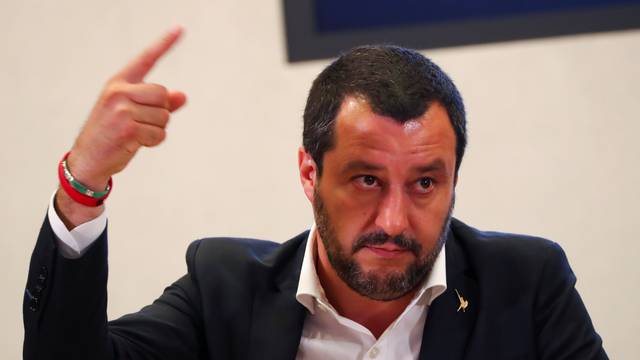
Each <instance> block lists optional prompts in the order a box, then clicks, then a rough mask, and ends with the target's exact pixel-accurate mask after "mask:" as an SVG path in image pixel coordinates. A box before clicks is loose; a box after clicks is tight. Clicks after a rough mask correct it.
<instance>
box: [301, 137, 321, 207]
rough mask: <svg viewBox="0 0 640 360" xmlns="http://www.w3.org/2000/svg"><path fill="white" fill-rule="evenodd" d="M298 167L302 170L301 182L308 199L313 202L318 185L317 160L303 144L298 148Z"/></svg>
mask: <svg viewBox="0 0 640 360" xmlns="http://www.w3.org/2000/svg"><path fill="white" fill-rule="evenodd" d="M298 169H299V170H300V182H301V183H302V189H303V190H304V194H305V195H306V196H307V199H309V201H310V202H311V203H313V191H314V189H315V186H316V173H317V170H318V169H317V166H316V162H315V161H313V158H312V157H311V155H310V154H309V153H308V152H306V151H305V149H304V148H303V147H302V146H301V147H300V148H299V149H298Z"/></svg>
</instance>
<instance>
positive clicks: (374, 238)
mask: <svg viewBox="0 0 640 360" xmlns="http://www.w3.org/2000/svg"><path fill="white" fill-rule="evenodd" d="M388 242H389V243H392V244H394V245H396V246H397V247H399V248H400V249H402V250H408V251H411V252H412V253H413V254H414V255H415V256H419V255H420V253H421V252H422V245H421V244H420V243H419V242H418V241H417V240H416V239H415V238H412V237H408V236H405V235H403V234H400V235H396V236H390V235H389V234H387V233H385V232H384V231H376V232H372V233H368V234H364V235H361V236H360V237H358V239H357V240H356V241H355V242H354V243H353V246H352V247H351V253H352V254H355V253H356V252H357V251H359V250H361V249H362V248H364V247H367V246H371V245H382V244H385V243H388Z"/></svg>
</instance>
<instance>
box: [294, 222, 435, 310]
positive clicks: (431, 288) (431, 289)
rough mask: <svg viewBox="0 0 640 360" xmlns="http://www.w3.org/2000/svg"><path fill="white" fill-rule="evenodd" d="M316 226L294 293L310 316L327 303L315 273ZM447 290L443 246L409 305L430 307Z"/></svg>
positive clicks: (310, 235)
mask: <svg viewBox="0 0 640 360" xmlns="http://www.w3.org/2000/svg"><path fill="white" fill-rule="evenodd" d="M315 232H316V224H315V223H313V225H312V226H311V231H309V236H308V237H307V244H306V247H305V251H304V258H303V259H302V268H301V269H300V280H299V282H298V290H297V291H296V300H297V301H298V302H299V303H300V304H302V305H303V306H304V307H305V308H307V310H309V312H310V313H311V314H315V311H316V302H317V301H319V302H322V303H327V304H328V303H329V301H328V300H327V297H326V295H325V293H324V289H323V288H322V284H320V279H319V278H318V272H317V271H316V264H315V259H316V246H315V239H316V237H315ZM446 289H447V261H446V255H445V246H443V247H442V250H440V253H439V254H438V256H437V257H436V261H435V262H434V264H433V268H432V269H431V272H430V273H429V275H428V276H427V278H426V279H425V280H424V282H423V283H422V286H421V287H420V290H419V291H418V292H417V293H416V295H415V297H414V299H413V300H412V301H411V304H415V303H418V302H421V303H422V302H424V303H425V304H426V305H431V302H433V300H435V298H437V297H438V296H440V294H442V293H443V292H444V291H445V290H446Z"/></svg>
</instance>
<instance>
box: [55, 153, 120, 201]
mask: <svg viewBox="0 0 640 360" xmlns="http://www.w3.org/2000/svg"><path fill="white" fill-rule="evenodd" d="M68 157H69V152H68V153H66V154H65V155H64V157H63V158H62V160H60V165H59V166H58V178H59V179H60V186H62V189H64V192H66V193H67V195H69V197H71V198H72V199H73V200H75V201H76V202H78V203H80V204H82V205H85V206H92V207H97V206H100V205H102V204H103V203H104V201H105V200H106V199H107V197H108V196H109V194H110V193H111V189H112V188H113V180H112V179H111V178H109V183H108V184H107V188H106V189H105V190H104V191H100V192H96V191H93V190H91V189H89V188H88V187H86V186H85V185H83V184H82V183H80V182H78V181H77V180H76V179H75V177H73V175H71V171H69V167H68V166H67V158H68Z"/></svg>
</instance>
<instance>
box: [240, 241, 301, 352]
mask: <svg viewBox="0 0 640 360" xmlns="http://www.w3.org/2000/svg"><path fill="white" fill-rule="evenodd" d="M307 234H308V232H305V233H303V234H300V235H298V236H297V237H296V238H294V239H292V240H291V241H289V242H287V243H285V244H283V245H282V248H281V251H278V252H277V253H276V254H275V255H274V256H273V258H270V259H265V263H266V264H267V265H269V266H271V267H272V268H273V280H274V281H273V282H271V283H268V284H260V285H261V286H259V288H258V289H256V294H255V296H254V302H253V313H252V319H253V321H252V323H251V330H250V336H249V342H248V343H247V346H248V354H249V359H294V358H295V356H296V353H297V352H298V345H299V343H300V337H301V336H302V326H303V324H304V318H305V316H306V309H305V308H304V306H302V305H301V304H300V303H298V301H297V300H296V290H297V288H298V280H299V278H300V268H301V267H302V259H303V257H304V249H305V242H306V241H305V240H306V238H307Z"/></svg>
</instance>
